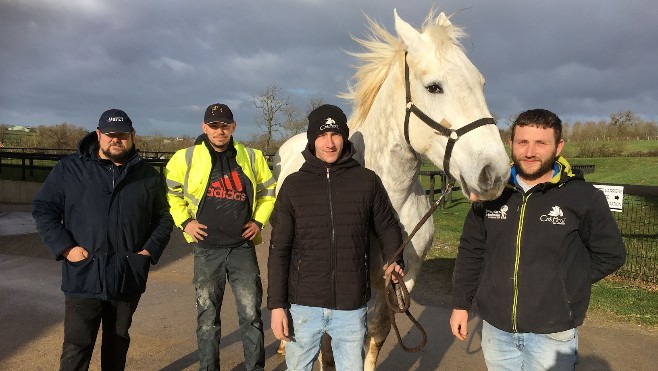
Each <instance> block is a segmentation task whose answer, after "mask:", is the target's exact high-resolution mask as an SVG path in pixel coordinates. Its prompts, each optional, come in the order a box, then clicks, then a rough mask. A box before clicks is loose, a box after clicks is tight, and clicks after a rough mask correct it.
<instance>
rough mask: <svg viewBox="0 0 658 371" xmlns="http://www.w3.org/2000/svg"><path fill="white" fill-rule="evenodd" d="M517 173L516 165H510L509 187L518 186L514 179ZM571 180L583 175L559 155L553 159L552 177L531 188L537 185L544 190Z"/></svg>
mask: <svg viewBox="0 0 658 371" xmlns="http://www.w3.org/2000/svg"><path fill="white" fill-rule="evenodd" d="M517 173H518V172H517V170H516V167H515V166H514V165H512V172H511V174H510V178H509V184H508V185H509V186H510V187H513V188H519V186H518V183H517V181H516V175H517ZM573 180H581V181H584V180H585V177H584V176H583V174H582V172H581V171H580V170H577V169H572V168H571V165H570V164H569V162H568V161H567V160H566V159H565V158H564V157H562V155H559V156H558V157H557V158H556V159H555V163H554V164H553V177H552V178H551V180H550V181H548V182H544V183H540V184H537V185H535V186H534V187H532V188H536V187H539V189H540V190H544V189H547V188H551V187H559V186H561V185H563V184H564V183H566V182H570V181H573Z"/></svg>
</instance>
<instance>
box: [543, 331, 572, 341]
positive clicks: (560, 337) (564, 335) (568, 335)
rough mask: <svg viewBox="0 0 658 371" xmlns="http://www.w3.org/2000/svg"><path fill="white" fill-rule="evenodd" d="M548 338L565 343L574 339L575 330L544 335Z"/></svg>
mask: <svg viewBox="0 0 658 371" xmlns="http://www.w3.org/2000/svg"><path fill="white" fill-rule="evenodd" d="M546 336H548V337H549V338H551V339H553V340H557V341H563V342H567V341H570V340H572V339H573V338H575V337H576V329H573V328H572V329H569V330H565V331H560V332H553V333H551V334H546Z"/></svg>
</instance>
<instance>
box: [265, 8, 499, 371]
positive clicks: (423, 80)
mask: <svg viewBox="0 0 658 371" xmlns="http://www.w3.org/2000/svg"><path fill="white" fill-rule="evenodd" d="M434 14H435V12H434V10H432V11H430V14H429V16H428V17H427V19H426V20H425V22H424V24H423V27H422V29H421V32H418V31H417V30H416V29H415V28H413V27H412V26H410V25H409V24H408V23H406V22H405V21H403V20H402V19H401V18H400V17H398V15H397V11H394V17H395V30H396V32H397V35H398V37H395V36H393V35H391V34H389V33H388V32H387V31H386V30H385V29H383V28H382V27H381V26H379V25H378V24H376V23H375V22H373V21H372V20H371V19H370V18H368V19H367V20H368V23H369V26H370V27H369V29H370V35H369V37H368V38H367V39H356V38H355V39H354V40H355V41H356V42H357V43H359V44H360V45H361V46H363V47H364V48H365V51H364V52H361V53H350V54H351V55H353V56H355V57H356V58H357V59H358V60H359V61H360V62H361V65H360V66H359V67H358V69H357V72H356V74H355V76H354V78H355V81H356V85H355V86H354V87H352V88H351V89H350V93H345V94H342V95H341V97H343V98H346V99H350V100H352V101H353V113H352V116H351V117H350V120H349V122H348V125H349V127H350V132H351V136H350V140H351V141H352V142H353V144H354V145H355V147H356V149H357V152H358V153H357V156H358V158H357V160H359V161H360V162H361V164H362V165H364V166H365V167H367V168H369V169H372V170H373V171H375V172H376V173H377V174H378V175H379V177H380V178H381V179H382V182H383V184H384V186H385V187H386V190H387V191H388V195H389V197H390V199H391V202H392V204H393V207H394V208H395V210H396V211H397V216H398V218H399V220H400V223H401V226H402V228H403V231H404V233H405V234H408V233H410V232H411V231H412V230H413V229H414V227H415V224H416V223H418V221H419V220H420V219H421V218H422V216H423V214H424V213H425V212H426V211H427V210H428V209H429V208H430V202H429V200H428V198H427V196H426V194H425V191H424V190H423V188H422V186H421V184H420V181H419V169H420V165H421V157H426V158H428V159H429V160H431V161H432V162H433V163H434V164H436V165H437V166H438V167H440V168H442V169H443V170H444V171H446V172H449V174H450V175H451V176H452V177H454V179H456V180H458V181H459V183H460V184H461V189H462V191H463V192H464V194H465V195H466V196H467V197H472V198H474V197H477V198H478V199H480V200H490V199H494V198H496V197H498V196H499V195H500V194H501V192H502V190H503V187H504V184H505V182H506V180H507V178H508V177H509V173H510V167H509V160H508V157H507V154H506V152H505V149H504V147H503V143H502V141H501V138H500V133H499V131H498V128H497V127H496V125H495V122H494V121H493V119H492V118H491V117H492V116H491V113H490V112H489V110H488V108H487V104H486V102H485V99H484V93H483V87H484V78H483V76H482V74H480V72H479V71H478V70H477V68H476V67H475V66H474V65H473V64H472V63H471V61H470V60H469V59H468V58H467V57H466V55H465V53H464V51H463V48H462V47H461V44H460V42H459V40H460V39H461V38H462V37H463V36H464V35H465V34H464V32H463V31H462V29H461V28H459V27H456V26H454V25H452V24H451V22H450V21H449V19H448V17H446V15H445V14H444V13H440V14H439V15H438V17H436V18H435V17H434ZM405 72H406V73H405ZM306 142H307V140H306V134H305V133H302V134H299V135H296V136H294V137H292V138H290V139H289V140H288V141H287V142H286V143H284V145H283V146H281V148H280V149H279V151H278V152H277V155H276V156H275V160H274V166H275V170H274V171H275V174H276V175H278V185H277V191H278V188H279V187H280V186H281V185H282V184H283V182H284V179H285V177H286V176H287V175H288V174H291V173H293V172H295V171H297V170H299V168H300V167H301V165H302V163H303V162H304V159H303V157H302V156H301V152H302V150H303V149H304V146H305V145H306ZM433 236H434V225H433V223H432V222H431V220H430V221H428V222H426V223H425V224H424V225H423V226H422V227H421V228H420V230H419V231H418V233H417V234H416V235H415V236H414V238H413V239H412V241H411V243H410V244H409V245H407V247H406V248H405V250H404V260H405V263H406V269H405V276H404V282H405V284H406V285H407V288H408V290H409V291H411V290H412V288H413V286H414V283H415V281H416V277H417V276H418V273H419V272H420V267H421V264H422V262H423V259H424V257H425V254H426V253H427V251H428V249H429V248H430V247H431V245H432V238H433ZM404 237H406V236H404ZM373 243H377V242H376V239H373ZM372 248H374V249H375V250H373V251H372V252H371V254H370V257H371V264H370V267H371V269H372V271H371V282H372V287H373V289H374V292H373V299H372V301H371V302H370V303H369V305H370V312H369V313H368V339H367V343H366V348H367V349H366V364H365V369H366V370H374V368H375V366H376V364H377V356H378V354H379V350H380V349H381V347H382V345H383V344H384V341H385V340H386V337H387V336H388V333H389V331H390V324H391V319H390V318H389V314H388V311H387V308H386V302H385V296H384V295H383V289H384V280H383V279H382V275H383V272H382V270H381V269H378V268H377V267H382V265H383V264H384V262H382V260H381V254H380V253H378V251H379V250H378V247H377V246H374V247H372ZM371 250H372V249H371ZM446 323H447V319H446ZM323 344H324V343H323ZM324 352H325V347H324V346H323V353H324ZM326 358H327V357H323V361H325V360H326Z"/></svg>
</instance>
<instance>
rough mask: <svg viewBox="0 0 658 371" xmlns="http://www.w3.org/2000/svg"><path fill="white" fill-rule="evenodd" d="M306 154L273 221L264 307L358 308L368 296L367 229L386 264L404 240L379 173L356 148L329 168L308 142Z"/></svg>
mask: <svg viewBox="0 0 658 371" xmlns="http://www.w3.org/2000/svg"><path fill="white" fill-rule="evenodd" d="M349 148H352V146H351V145H350V146H349ZM303 154H304V157H305V159H306V162H305V163H304V165H303V166H302V168H301V169H300V170H299V171H298V172H296V173H294V174H291V175H289V176H288V177H287V178H286V179H285V181H284V183H283V185H282V186H281V190H280V191H279V194H278V195H277V200H276V203H275V205H274V211H273V212H272V217H271V218H270V222H271V223H272V236H271V239H270V255H269V260H268V280H269V281H268V290H267V305H268V307H269V308H270V309H274V308H288V307H290V304H299V305H305V306H313V307H323V308H332V309H340V310H352V309H357V308H360V307H362V306H363V305H365V304H366V303H367V302H368V300H369V299H370V282H369V280H370V279H369V256H368V255H369V253H370V234H371V233H372V232H373V231H374V233H375V234H376V236H377V238H378V240H379V242H380V246H381V248H382V256H383V257H384V261H387V259H388V258H391V257H392V255H393V254H395V252H396V250H397V249H398V248H399V246H400V245H401V244H402V237H401V232H400V225H399V223H398V221H397V219H396V218H395V211H394V209H393V206H392V205H391V202H390V200H389V198H388V195H387V193H386V190H385V189H384V186H383V185H382V183H381V180H380V179H379V177H378V176H377V175H376V174H375V173H374V172H372V171H371V170H369V169H366V168H364V167H362V166H361V165H360V164H359V163H358V162H357V161H356V160H354V159H353V158H352V155H353V152H352V153H347V154H345V155H343V156H342V158H340V159H339V160H338V161H337V162H336V163H334V164H332V165H329V166H327V165H326V164H325V163H324V162H322V161H321V160H320V159H318V158H316V157H315V156H314V155H313V154H312V153H311V152H310V151H309V149H308V147H307V148H306V150H305V151H304V152H303Z"/></svg>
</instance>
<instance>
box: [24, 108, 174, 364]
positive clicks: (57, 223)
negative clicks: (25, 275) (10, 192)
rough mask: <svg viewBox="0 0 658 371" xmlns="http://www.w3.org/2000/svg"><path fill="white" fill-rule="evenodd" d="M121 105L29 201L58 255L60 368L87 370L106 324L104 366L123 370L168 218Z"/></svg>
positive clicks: (162, 189) (159, 184)
mask: <svg viewBox="0 0 658 371" xmlns="http://www.w3.org/2000/svg"><path fill="white" fill-rule="evenodd" d="M134 139H135V130H134V129H133V127H132V121H131V120H130V118H129V117H128V115H126V113H125V112H123V111H122V110H118V109H111V110H107V111H105V112H104V113H103V114H102V115H101V118H100V120H99V122H98V129H96V131H95V132H91V133H89V134H88V135H87V136H85V137H84V138H83V139H82V140H81V141H80V144H79V145H78V153H77V154H75V155H71V156H68V157H65V158H63V159H62V160H60V161H59V162H58V163H57V165H55V167H54V168H53V170H52V171H51V172H50V175H49V176H48V178H47V179H46V181H45V183H44V184H43V187H42V188H41V190H40V191H39V193H38V194H37V196H36V198H35V199H34V202H33V209H32V215H33V216H34V219H35V221H36V225H37V230H38V231H39V234H40V235H41V238H42V239H43V242H44V243H45V244H46V245H47V246H48V247H49V248H50V250H51V251H52V253H53V255H54V256H55V258H56V259H57V260H61V261H62V291H64V294H65V295H66V298H65V305H66V308H65V313H64V345H63V349H62V355H61V358H60V369H61V370H87V369H88V368H89V362H90V360H91V356H92V353H93V351H94V344H95V342H96V335H97V334H98V330H99V327H100V324H101V323H102V324H103V341H102V348H101V368H102V369H103V370H123V369H124V368H125V364H126V354H127V352H128V346H129V345H130V336H129V334H128V329H129V328H130V324H131V322H132V316H133V313H134V312H135V310H136V309H137V303H138V302H139V299H140V297H141V294H142V293H143V292H144V291H145V290H146V279H147V277H148V272H149V266H150V265H151V264H155V263H157V262H158V259H159V258H160V255H161V254H162V251H163V250H164V248H165V247H166V246H167V243H168V242H169V236H170V234H171V230H172V228H173V221H172V218H171V215H170V214H169V205H168V204H167V198H166V192H167V188H166V185H165V183H164V178H163V177H162V176H161V175H160V173H158V171H157V170H156V169H155V168H153V166H151V165H150V164H148V163H147V162H145V161H144V160H143V159H142V158H141V157H140V156H139V155H138V154H137V151H136V150H135V146H134Z"/></svg>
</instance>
